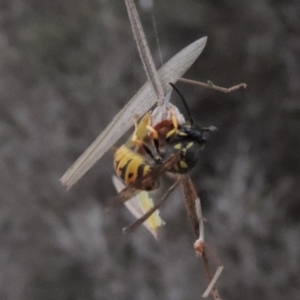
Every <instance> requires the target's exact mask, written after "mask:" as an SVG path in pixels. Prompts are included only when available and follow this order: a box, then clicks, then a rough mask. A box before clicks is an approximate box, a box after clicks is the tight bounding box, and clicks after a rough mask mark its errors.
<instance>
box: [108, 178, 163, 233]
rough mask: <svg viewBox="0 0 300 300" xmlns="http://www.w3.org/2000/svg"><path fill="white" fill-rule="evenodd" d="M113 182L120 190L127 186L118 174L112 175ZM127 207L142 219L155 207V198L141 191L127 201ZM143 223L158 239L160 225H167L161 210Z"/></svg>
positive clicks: (136, 216) (137, 217)
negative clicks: (160, 213) (162, 217)
mask: <svg viewBox="0 0 300 300" xmlns="http://www.w3.org/2000/svg"><path fill="white" fill-rule="evenodd" d="M112 180H113V184H114V186H115V188H116V190H117V191H118V192H120V191H122V190H123V189H124V188H125V185H124V184H123V183H122V182H121V180H120V179H119V178H118V177H117V176H113V177H112ZM125 205H126V208H127V209H128V210H129V211H130V212H131V213H132V214H133V215H134V217H135V218H136V219H140V218H141V217H142V216H143V215H145V213H146V212H147V211H149V210H150V209H152V208H153V207H154V202H153V199H152V198H151V197H150V195H149V193H147V192H146V191H141V192H140V193H139V194H137V195H136V196H134V197H132V198H131V199H130V200H129V201H127V202H126V203H125ZM143 225H144V226H145V227H146V228H147V229H148V230H149V231H150V232H151V234H152V235H153V236H154V237H155V238H156V239H157V231H158V229H159V227H161V226H163V225H165V222H164V221H163V220H162V219H161V217H160V216H159V210H156V211H155V212H154V213H153V214H152V215H151V216H150V217H149V218H148V219H147V220H146V221H144V223H143Z"/></svg>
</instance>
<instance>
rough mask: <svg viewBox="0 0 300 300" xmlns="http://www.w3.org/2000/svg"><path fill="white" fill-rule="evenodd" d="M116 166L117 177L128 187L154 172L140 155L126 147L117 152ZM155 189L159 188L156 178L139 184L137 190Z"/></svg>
mask: <svg viewBox="0 0 300 300" xmlns="http://www.w3.org/2000/svg"><path fill="white" fill-rule="evenodd" d="M114 165H115V170H116V173H117V175H118V176H119V178H120V179H121V180H122V181H123V182H124V183H125V184H126V185H129V184H131V183H135V182H137V180H139V179H141V178H143V177H144V176H145V175H147V174H149V173H150V172H151V171H152V170H153V167H152V166H151V165H149V164H148V163H147V162H146V161H145V159H144V158H143V157H142V156H141V155H140V154H138V153H136V152H134V151H133V150H131V149H129V148H128V147H126V146H125V145H123V146H121V147H120V148H119V149H118V150H117V151H116V153H115V160H114ZM155 188H158V182H157V181H156V180H155V178H153V179H150V180H149V179H148V180H147V181H146V182H143V181H141V182H140V183H139V184H137V189H141V190H146V191H150V190H153V189H155Z"/></svg>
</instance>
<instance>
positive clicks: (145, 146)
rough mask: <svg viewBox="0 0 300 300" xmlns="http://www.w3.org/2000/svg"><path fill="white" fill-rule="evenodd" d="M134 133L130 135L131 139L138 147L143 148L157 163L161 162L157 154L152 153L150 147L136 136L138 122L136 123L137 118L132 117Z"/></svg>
mask: <svg viewBox="0 0 300 300" xmlns="http://www.w3.org/2000/svg"><path fill="white" fill-rule="evenodd" d="M134 126H135V129H134V133H133V136H132V141H133V142H134V143H135V144H136V145H137V146H138V147H140V148H143V149H144V151H145V152H146V153H147V154H148V155H149V156H150V157H151V158H152V159H153V161H154V162H155V163H157V164H161V163H162V159H161V157H160V156H159V155H157V156H156V155H154V154H153V153H152V151H151V149H150V148H149V147H148V146H147V145H146V144H145V143H144V142H143V141H142V140H140V139H139V138H138V136H137V130H138V124H137V119H136V118H134Z"/></svg>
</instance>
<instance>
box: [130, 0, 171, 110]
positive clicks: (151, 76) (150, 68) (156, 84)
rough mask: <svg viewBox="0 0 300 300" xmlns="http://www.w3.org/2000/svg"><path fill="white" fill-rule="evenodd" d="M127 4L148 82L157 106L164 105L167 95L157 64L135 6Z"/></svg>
mask: <svg viewBox="0 0 300 300" xmlns="http://www.w3.org/2000/svg"><path fill="white" fill-rule="evenodd" d="M125 4H126V7H127V12H128V15H129V20H130V23H131V29H132V32H133V35H134V38H135V41H136V44H137V48H138V50H139V53H140V57H141V60H142V63H143V65H144V68H145V71H146V74H147V76H148V80H149V81H150V82H151V84H152V87H153V89H154V91H155V94H156V96H157V105H162V104H163V101H164V96H165V93H164V90H163V87H162V84H161V82H160V80H159V77H158V73H157V71H156V68H155V64H154V61H153V58H152V55H151V52H150V49H149V46H148V43H147V40H146V37H145V33H144V30H143V27H142V24H141V21H140V18H139V15H138V13H137V10H136V7H135V4H134V2H133V0H125Z"/></svg>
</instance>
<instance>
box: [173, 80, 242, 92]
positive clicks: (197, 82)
mask: <svg viewBox="0 0 300 300" xmlns="http://www.w3.org/2000/svg"><path fill="white" fill-rule="evenodd" d="M179 81H181V82H184V83H189V84H194V85H198V86H201V87H204V88H208V89H211V90H215V91H219V92H222V93H225V94H228V93H231V92H233V91H236V90H239V89H246V88H247V84H246V83H240V84H237V85H235V86H232V87H230V88H224V87H221V86H217V85H214V84H213V83H212V82H211V81H207V83H204V82H201V81H195V80H191V79H186V78H180V79H179Z"/></svg>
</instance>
